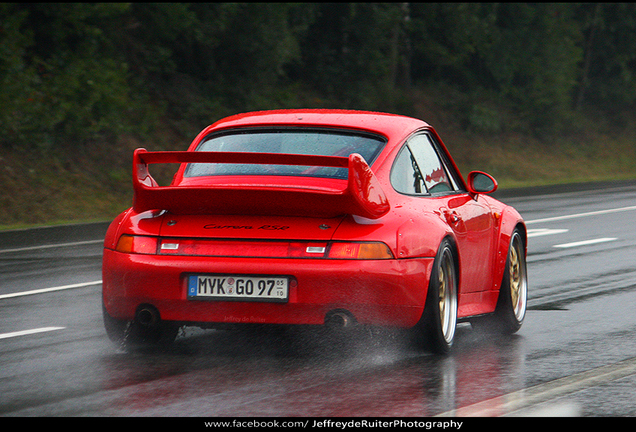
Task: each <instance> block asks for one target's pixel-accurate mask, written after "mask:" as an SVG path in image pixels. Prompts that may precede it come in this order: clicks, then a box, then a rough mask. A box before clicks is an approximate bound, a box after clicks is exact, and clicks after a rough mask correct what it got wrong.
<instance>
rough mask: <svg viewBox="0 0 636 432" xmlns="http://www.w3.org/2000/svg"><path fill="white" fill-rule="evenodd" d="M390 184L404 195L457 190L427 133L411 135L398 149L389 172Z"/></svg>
mask: <svg viewBox="0 0 636 432" xmlns="http://www.w3.org/2000/svg"><path fill="white" fill-rule="evenodd" d="M391 183H392V185H393V187H394V188H395V190H396V191H398V192H401V193H406V194H427V193H438V192H452V191H455V190H457V186H456V182H455V181H454V180H453V178H452V177H451V176H449V173H448V170H447V169H446V166H445V165H444V163H443V162H442V160H441V159H440V157H439V155H438V153H437V151H436V150H435V147H434V144H433V142H432V140H431V138H430V137H429V136H428V135H427V134H420V135H416V136H414V137H412V138H411V139H409V141H408V142H407V144H406V145H405V146H404V147H403V148H402V150H401V151H400V153H399V155H398V157H397V158H396V160H395V163H394V165H393V170H392V171H391Z"/></svg>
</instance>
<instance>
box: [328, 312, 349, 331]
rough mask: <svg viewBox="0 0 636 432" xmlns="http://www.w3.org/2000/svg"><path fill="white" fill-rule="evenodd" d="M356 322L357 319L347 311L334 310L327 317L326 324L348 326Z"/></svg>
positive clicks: (338, 326)
mask: <svg viewBox="0 0 636 432" xmlns="http://www.w3.org/2000/svg"><path fill="white" fill-rule="evenodd" d="M354 324H355V319H354V318H353V316H352V315H351V314H350V313H349V312H347V311H332V312H329V313H328V314H327V316H326V317H325V325H326V326H327V327H330V328H346V327H351V326H353V325H354Z"/></svg>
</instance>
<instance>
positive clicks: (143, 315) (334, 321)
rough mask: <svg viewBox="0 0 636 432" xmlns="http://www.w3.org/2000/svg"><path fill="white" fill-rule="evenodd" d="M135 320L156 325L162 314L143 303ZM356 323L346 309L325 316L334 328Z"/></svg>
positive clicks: (144, 325)
mask: <svg viewBox="0 0 636 432" xmlns="http://www.w3.org/2000/svg"><path fill="white" fill-rule="evenodd" d="M135 321H136V322H137V323H139V324H140V325H141V326H143V327H154V326H156V325H158V324H159V323H160V322H161V316H160V315H159V311H158V310H157V308H155V307H154V306H151V305H141V306H140V307H139V308H138V309H137V313H136V314H135ZM355 324H356V320H355V318H354V317H353V316H352V315H351V313H349V312H348V311H345V310H334V311H331V312H329V313H328V314H327V316H325V326H327V327H329V328H332V329H338V328H347V327H352V326H354V325H355Z"/></svg>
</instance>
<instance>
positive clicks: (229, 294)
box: [188, 275, 289, 302]
mask: <svg viewBox="0 0 636 432" xmlns="http://www.w3.org/2000/svg"><path fill="white" fill-rule="evenodd" d="M288 287H289V280H288V278H286V277H283V276H244V275H193V276H190V277H189V278H188V297H189V298H192V299H201V300H235V301H236V300H239V301H263V302H286V301H287V299H288V292H289V291H288Z"/></svg>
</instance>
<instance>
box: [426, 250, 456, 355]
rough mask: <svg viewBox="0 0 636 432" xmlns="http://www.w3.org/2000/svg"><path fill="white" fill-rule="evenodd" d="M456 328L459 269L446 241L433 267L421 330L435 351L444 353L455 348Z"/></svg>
mask: <svg viewBox="0 0 636 432" xmlns="http://www.w3.org/2000/svg"><path fill="white" fill-rule="evenodd" d="M456 327H457V269H456V268H455V259H454V255H453V249H452V247H451V245H450V242H448V240H444V241H443V242H442V244H441V246H440V248H439V251H438V252H437V256H436V257H435V262H434V264H433V271H432V273H431V280H430V282H429V287H428V294H427V296H426V306H425V307H424V313H423V315H422V321H421V328H420V330H421V331H422V333H423V335H424V337H425V339H426V343H427V344H428V346H429V348H430V349H431V350H432V351H434V352H437V353H442V354H445V353H448V352H449V351H450V349H451V347H452V345H453V341H454V339H455V329H456Z"/></svg>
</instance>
